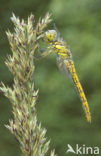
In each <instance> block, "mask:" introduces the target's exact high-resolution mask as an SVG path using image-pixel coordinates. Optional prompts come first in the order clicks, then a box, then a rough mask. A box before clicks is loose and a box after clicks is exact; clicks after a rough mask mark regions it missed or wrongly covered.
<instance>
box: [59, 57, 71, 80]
mask: <svg viewBox="0 0 101 156" xmlns="http://www.w3.org/2000/svg"><path fill="white" fill-rule="evenodd" d="M56 60H57V66H58V68H59V70H60V72H61V73H62V74H63V75H65V76H66V77H69V78H71V74H70V73H69V72H68V70H67V68H66V65H65V63H64V60H63V59H62V58H61V57H60V56H59V55H57V57H56Z"/></svg>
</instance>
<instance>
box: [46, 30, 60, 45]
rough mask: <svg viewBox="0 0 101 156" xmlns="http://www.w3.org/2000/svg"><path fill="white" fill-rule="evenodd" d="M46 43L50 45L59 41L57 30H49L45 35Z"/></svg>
mask: <svg viewBox="0 0 101 156" xmlns="http://www.w3.org/2000/svg"><path fill="white" fill-rule="evenodd" d="M44 38H45V41H46V42H48V43H52V42H54V41H56V39H57V32H56V31H55V30H48V31H46V32H45V35H44Z"/></svg>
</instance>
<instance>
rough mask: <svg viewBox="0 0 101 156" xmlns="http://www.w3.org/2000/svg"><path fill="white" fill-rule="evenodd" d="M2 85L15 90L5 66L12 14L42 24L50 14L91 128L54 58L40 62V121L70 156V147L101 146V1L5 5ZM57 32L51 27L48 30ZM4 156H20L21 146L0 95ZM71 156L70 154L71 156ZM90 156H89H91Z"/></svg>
mask: <svg viewBox="0 0 101 156" xmlns="http://www.w3.org/2000/svg"><path fill="white" fill-rule="evenodd" d="M0 2H1V4H0V20H1V22H0V36H1V39H0V48H1V50H0V53H1V55H0V73H1V74H0V81H3V82H5V83H6V84H7V85H9V86H11V85H12V81H13V79H12V75H11V73H10V72H9V71H8V69H7V67H6V66H5V65H4V61H5V59H6V55H7V54H9V53H10V48H9V44H8V40H7V37H6V35H5V31H6V30H7V29H8V28H9V29H10V30H12V25H11V23H10V20H9V19H10V17H11V14H12V12H14V13H15V14H16V16H19V17H20V18H22V17H23V18H25V19H26V17H27V16H28V15H29V14H30V13H31V12H32V13H33V14H35V16H36V17H37V18H38V17H39V16H43V15H44V14H45V13H46V12H47V11H49V12H50V13H52V17H53V19H54V21H53V23H54V22H55V23H56V25H57V27H58V29H59V31H60V33H61V35H62V36H63V37H64V39H65V40H66V41H67V43H68V44H69V45H70V47H71V50H72V55H73V59H74V61H75V65H76V69H77V73H78V76H79V78H80V81H81V83H82V86H83V88H84V91H85V94H86V96H87V99H88V102H89V105H90V108H91V113H92V123H91V124H89V123H87V121H86V119H85V118H84V113H83V110H82V106H81V102H80V100H79V96H78V94H77V93H76V91H75V87H74V86H73V83H72V81H71V80H70V79H67V78H66V77H65V76H64V75H62V74H61V73H60V72H59V70H58V68H57V67H56V61H55V55H54V54H53V55H50V56H48V57H47V58H44V59H41V60H40V61H36V71H35V75H36V77H35V87H36V88H39V89H40V92H39V99H38V103H37V110H38V118H39V120H40V121H41V122H42V125H43V126H44V127H46V128H47V137H48V138H51V148H56V153H57V154H58V155H62V156H63V155H66V150H67V144H68V143H69V144H71V145H72V146H73V147H75V144H79V145H81V146H82V145H83V144H85V145H86V146H91V147H95V146H98V147H100V146H101V126H100V122H101V119H100V109H101V105H100V101H101V72H100V65H101V52H100V50H101V43H100V36H101V1H100V0H96V1H95V0H90V1H89V0H75V1H74V0H51V1H50V0H43V1H41V0H29V1H27V0H26V1H24V0H21V1H20V0H17V1H15V0H10V1H6V0H1V1H0ZM50 28H51V29H53V25H52V26H51V27H50ZM0 101H1V102H0V118H1V123H0V125H1V126H0V156H13V155H15V156H18V155H20V150H19V146H18V143H17V142H16V140H15V138H14V137H13V136H12V135H11V134H10V132H9V131H8V130H7V129H6V128H5V127H4V124H7V123H8V119H9V118H11V116H12V113H11V105H10V103H9V102H8V100H7V99H5V98H4V97H3V95H0ZM67 155H69V154H67ZM71 155H72V154H71ZM89 156H90V154H89Z"/></svg>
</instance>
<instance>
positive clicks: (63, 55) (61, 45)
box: [40, 29, 91, 122]
mask: <svg viewBox="0 0 101 156" xmlns="http://www.w3.org/2000/svg"><path fill="white" fill-rule="evenodd" d="M43 38H44V41H45V42H46V43H47V44H48V47H47V49H46V50H45V49H44V50H40V53H41V57H44V56H46V55H48V54H50V53H51V52H55V53H56V54H57V64H58V67H59V68H60V69H62V70H64V71H65V72H66V73H68V74H69V75H70V77H71V79H72V80H73V83H74V85H75V87H76V90H77V92H78V94H79V97H80V100H81V102H82V106H83V109H84V112H85V115H86V118H87V121H88V122H91V113H90V108H89V105H88V102H87V98H86V96H85V93H84V90H83V88H82V85H81V83H80V81H79V78H78V75H77V72H76V68H75V65H74V61H73V58H72V53H71V50H70V47H69V45H67V43H66V42H65V41H64V40H63V39H62V38H61V37H59V36H58V32H57V31H56V30H54V29H53V30H47V31H46V32H44V37H43Z"/></svg>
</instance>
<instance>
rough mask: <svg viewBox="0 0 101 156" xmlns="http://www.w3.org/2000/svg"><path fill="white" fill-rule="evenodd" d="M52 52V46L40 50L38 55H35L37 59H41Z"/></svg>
mask: <svg viewBox="0 0 101 156" xmlns="http://www.w3.org/2000/svg"><path fill="white" fill-rule="evenodd" d="M51 52H52V50H51V48H49V47H48V48H43V49H40V50H39V51H38V53H39V54H38V55H37V56H34V58H35V59H41V58H43V57H46V56H48V55H49V54H50V53H51Z"/></svg>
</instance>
